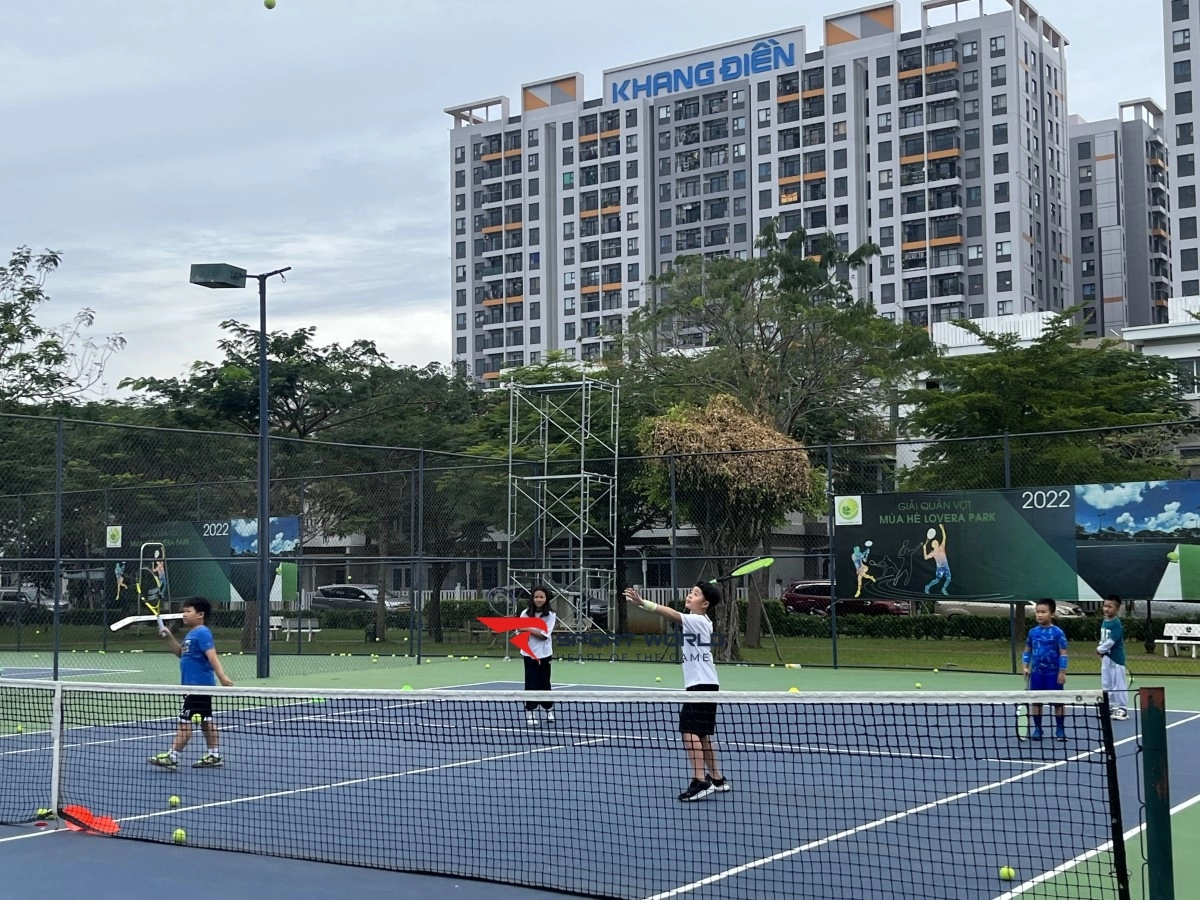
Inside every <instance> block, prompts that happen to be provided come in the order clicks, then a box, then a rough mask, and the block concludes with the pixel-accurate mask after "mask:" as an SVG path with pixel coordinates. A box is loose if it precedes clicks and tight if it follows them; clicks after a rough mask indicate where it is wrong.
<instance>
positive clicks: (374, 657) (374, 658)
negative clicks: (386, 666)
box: [371, 656, 379, 665]
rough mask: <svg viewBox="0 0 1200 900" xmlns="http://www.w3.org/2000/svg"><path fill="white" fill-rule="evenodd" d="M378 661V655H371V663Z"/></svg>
mask: <svg viewBox="0 0 1200 900" xmlns="http://www.w3.org/2000/svg"><path fill="white" fill-rule="evenodd" d="M378 663H379V657H378V656H373V657H371V665H377V664H378Z"/></svg>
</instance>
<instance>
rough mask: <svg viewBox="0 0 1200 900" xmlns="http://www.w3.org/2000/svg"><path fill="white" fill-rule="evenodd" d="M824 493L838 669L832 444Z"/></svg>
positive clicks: (832, 634) (827, 452) (831, 646)
mask: <svg viewBox="0 0 1200 900" xmlns="http://www.w3.org/2000/svg"><path fill="white" fill-rule="evenodd" d="M825 481H826V486H825V493H826V495H827V500H826V503H827V508H826V510H825V514H826V516H827V517H828V520H827V521H828V523H829V524H828V526H827V527H826V529H825V531H826V533H827V534H828V535H829V541H828V544H829V649H830V653H831V655H832V662H833V667H834V668H835V669H836V668H837V667H838V645H837V580H836V578H835V574H836V566H837V555H836V554H835V553H834V551H833V538H834V530H835V529H834V525H833V520H834V519H835V518H836V517H837V515H836V512H835V510H834V489H833V444H826V445H825Z"/></svg>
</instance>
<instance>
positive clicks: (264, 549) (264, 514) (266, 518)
mask: <svg viewBox="0 0 1200 900" xmlns="http://www.w3.org/2000/svg"><path fill="white" fill-rule="evenodd" d="M291 270H292V267H291V266H285V267H284V268H282V269H275V270H273V271H271V272H264V273H262V274H261V275H250V276H247V274H246V270H245V269H238V268H236V267H234V266H226V265H195V266H192V274H191V283H192V284H199V285H202V286H203V287H210V288H244V287H245V286H246V278H247V277H250V278H254V279H255V280H257V281H258V579H257V580H258V585H257V592H256V593H257V600H258V660H257V661H258V677H259V678H269V677H270V676H271V647H270V636H271V556H270V544H271V537H270V531H271V439H270V427H269V426H270V421H269V415H268V413H269V410H270V404H269V399H268V397H269V391H268V388H269V386H270V381H269V372H268V369H267V279H268V278H272V277H274V276H276V275H279V276H280V277H281V278H282V276H283V274H284V273H285V272H290V271H291Z"/></svg>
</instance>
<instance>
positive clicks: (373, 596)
mask: <svg viewBox="0 0 1200 900" xmlns="http://www.w3.org/2000/svg"><path fill="white" fill-rule="evenodd" d="M378 602H379V587H378V585H374V584H327V585H325V586H324V587H319V588H317V592H316V593H315V594H313V598H312V608H313V609H374V608H375V605H376V603H378ZM383 603H384V606H386V607H387V609H388V612H399V611H401V610H406V609H411V608H412V604H411V603H410V602H409V600H408V599H407V598H405V597H401V596H400V593H399V592H398V591H388V592H387V595H386V596H385V597H384V600H383Z"/></svg>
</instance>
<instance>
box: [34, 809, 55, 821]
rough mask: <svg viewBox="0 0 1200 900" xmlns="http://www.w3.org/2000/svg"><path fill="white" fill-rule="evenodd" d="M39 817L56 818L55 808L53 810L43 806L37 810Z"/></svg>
mask: <svg viewBox="0 0 1200 900" xmlns="http://www.w3.org/2000/svg"><path fill="white" fill-rule="evenodd" d="M37 817H38V818H39V819H43V820H44V819H53V818H54V810H52V809H46V808H45V807H44V806H43V807H41V808H40V809H38V811H37Z"/></svg>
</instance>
